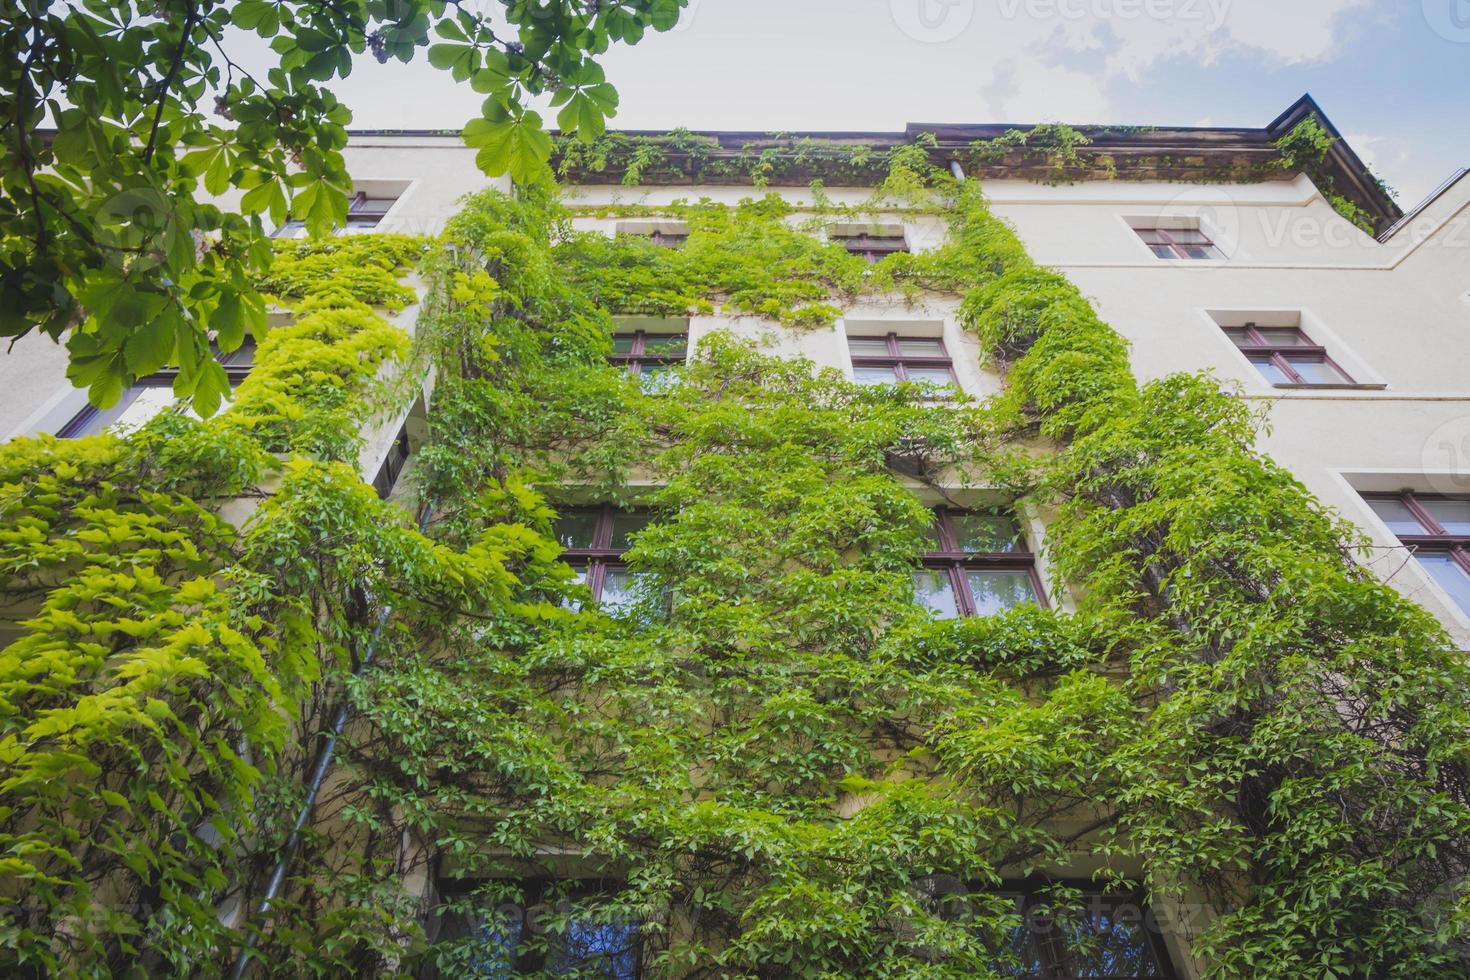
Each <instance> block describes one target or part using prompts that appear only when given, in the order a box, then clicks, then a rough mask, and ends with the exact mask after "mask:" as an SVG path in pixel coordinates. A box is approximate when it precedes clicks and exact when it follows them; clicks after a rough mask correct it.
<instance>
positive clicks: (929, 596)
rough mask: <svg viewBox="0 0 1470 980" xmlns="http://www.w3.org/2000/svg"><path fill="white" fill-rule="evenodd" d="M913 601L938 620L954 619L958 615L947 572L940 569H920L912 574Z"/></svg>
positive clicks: (958, 607)
mask: <svg viewBox="0 0 1470 980" xmlns="http://www.w3.org/2000/svg"><path fill="white" fill-rule="evenodd" d="M914 601H915V602H917V603H918V604H919V605H921V606H924V607H926V608H928V609H929V610H930V611H931V612H933V613H934V614H935V615H937V616H938V617H939V618H940V619H956V618H958V617H959V614H960V606H959V603H958V602H957V601H955V595H954V588H953V587H952V586H951V585H950V581H949V572H948V571H946V570H945V569H942V568H921V569H919V570H918V571H916V572H914Z"/></svg>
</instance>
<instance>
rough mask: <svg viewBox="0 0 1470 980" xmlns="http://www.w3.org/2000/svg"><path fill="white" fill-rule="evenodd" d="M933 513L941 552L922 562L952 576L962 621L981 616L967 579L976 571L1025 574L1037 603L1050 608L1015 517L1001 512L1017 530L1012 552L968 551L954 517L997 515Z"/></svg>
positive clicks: (945, 510)
mask: <svg viewBox="0 0 1470 980" xmlns="http://www.w3.org/2000/svg"><path fill="white" fill-rule="evenodd" d="M932 510H933V511H934V533H935V535H936V536H937V537H938V538H939V550H938V551H926V552H924V554H923V555H922V556H921V557H920V559H919V563H920V565H922V566H923V567H924V568H928V569H934V570H936V571H947V572H948V573H949V587H950V591H951V593H952V594H953V595H954V597H955V607H956V608H957V609H958V610H959V614H960V617H961V618H966V617H970V616H979V615H981V613H980V612H979V611H978V610H977V609H976V607H975V597H974V596H972V595H971V594H970V583H969V582H968V581H967V580H966V579H965V572H966V571H970V570H975V569H980V570H990V571H1025V572H1026V573H1027V577H1028V578H1029V579H1030V580H1031V591H1032V592H1033V593H1035V596H1036V604H1037V605H1039V606H1040V607H1041V608H1043V609H1046V608H1049V605H1048V603H1047V599H1046V589H1044V588H1043V587H1042V582H1041V572H1040V571H1039V570H1038V569H1037V567H1036V553H1035V552H1033V551H1031V550H1030V549H1029V548H1028V547H1027V545H1026V535H1025V533H1024V532H1023V531H1022V530H1021V522H1020V521H1019V520H1017V519H1016V517H1015V515H1013V514H1010V513H1005V512H1000V513H1004V516H1005V517H1006V518H1007V519H1008V520H1010V522H1011V523H1012V525H1014V526H1015V528H1016V537H1015V542H1014V543H1015V547H1014V548H1012V549H1011V550H1010V551H965V550H964V549H963V548H961V547H960V545H959V537H958V536H957V535H956V534H955V530H954V523H953V518H954V517H955V516H956V515H965V514H981V515H985V516H991V515H993V514H995V513H998V512H996V511H989V510H961V509H957V508H953V507H935V508H932Z"/></svg>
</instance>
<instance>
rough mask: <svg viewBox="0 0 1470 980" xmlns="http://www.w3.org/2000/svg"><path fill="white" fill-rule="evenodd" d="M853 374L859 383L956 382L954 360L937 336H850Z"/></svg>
mask: <svg viewBox="0 0 1470 980" xmlns="http://www.w3.org/2000/svg"><path fill="white" fill-rule="evenodd" d="M847 346H848V350H850V351H851V352H852V377H853V380H854V381H856V382H857V383H858V384H864V385H891V384H895V383H897V382H900V381H923V382H928V383H929V384H937V385H952V386H958V383H959V379H958V378H956V377H955V373H954V364H953V363H951V361H950V359H949V353H948V352H947V351H945V349H944V341H942V340H940V339H939V338H938V337H900V336H899V335H898V334H896V333H890V334H885V335H883V336H869V337H849V338H847Z"/></svg>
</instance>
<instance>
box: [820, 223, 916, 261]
mask: <svg viewBox="0 0 1470 980" xmlns="http://www.w3.org/2000/svg"><path fill="white" fill-rule="evenodd" d="M831 236H832V240H833V241H835V242H839V243H841V245H842V247H843V248H845V249H847V250H848V251H849V252H851V253H852V254H853V255H861V256H862V257H863V258H865V259H867V260H868V261H869V262H877V261H878V260H879V259H881V258H883V257H884V256H886V255H894V254H896V253H898V252H907V251H908V250H909V245H908V240H907V239H906V238H904V236H903V233H902V232H901V231H899V232H897V233H892V232H890V233H888V234H870V233H868V232H866V231H847V230H834V231H833V232H832V233H831Z"/></svg>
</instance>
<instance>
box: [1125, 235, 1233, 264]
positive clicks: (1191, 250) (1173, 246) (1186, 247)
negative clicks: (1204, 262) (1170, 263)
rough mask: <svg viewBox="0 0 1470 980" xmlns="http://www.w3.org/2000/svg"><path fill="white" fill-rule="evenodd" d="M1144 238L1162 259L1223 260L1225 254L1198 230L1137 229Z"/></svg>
mask: <svg viewBox="0 0 1470 980" xmlns="http://www.w3.org/2000/svg"><path fill="white" fill-rule="evenodd" d="M1134 230H1135V231H1137V232H1138V237H1140V238H1142V239H1143V240H1144V242H1146V243H1147V244H1148V247H1149V248H1150V249H1152V250H1153V253H1154V255H1156V256H1158V257H1159V258H1161V259H1190V260H1195V259H1223V258H1224V257H1225V253H1224V252H1221V251H1220V250H1219V249H1218V248H1216V247H1215V243H1214V242H1212V241H1210V238H1209V236H1208V235H1206V234H1205V233H1204V232H1202V231H1200V230H1199V229H1198V228H1136V229H1134Z"/></svg>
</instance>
